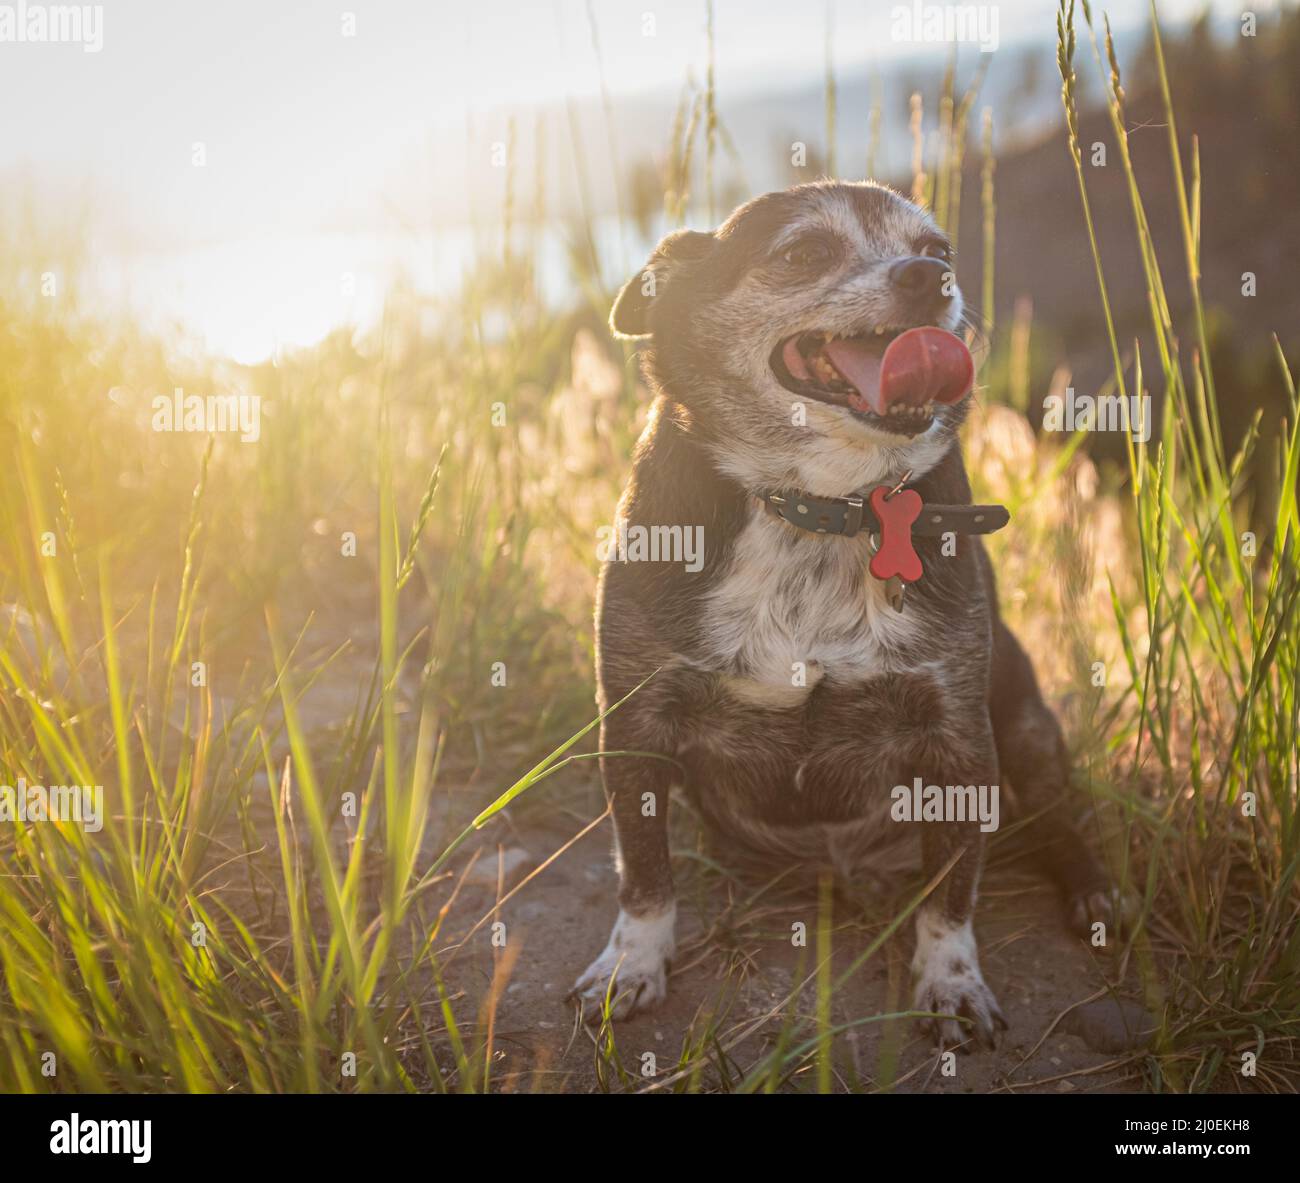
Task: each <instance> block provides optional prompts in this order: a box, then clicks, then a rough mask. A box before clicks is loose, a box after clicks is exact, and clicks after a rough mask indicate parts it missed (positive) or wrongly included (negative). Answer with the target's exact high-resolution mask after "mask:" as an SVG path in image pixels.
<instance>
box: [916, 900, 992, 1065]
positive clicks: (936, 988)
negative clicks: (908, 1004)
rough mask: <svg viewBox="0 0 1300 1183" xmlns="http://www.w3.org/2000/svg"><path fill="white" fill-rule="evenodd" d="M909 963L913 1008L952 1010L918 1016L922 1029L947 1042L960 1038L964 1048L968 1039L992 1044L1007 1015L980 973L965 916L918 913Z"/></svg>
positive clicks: (952, 1043) (950, 1045)
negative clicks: (961, 919)
mask: <svg viewBox="0 0 1300 1183" xmlns="http://www.w3.org/2000/svg"><path fill="white" fill-rule="evenodd" d="M912 968H913V971H914V972H916V973H917V974H918V981H917V983H916V995H915V1001H914V1007H915V1009H916V1010H919V1011H928V1012H931V1013H932V1014H933V1015H952V1016H955V1017H953V1018H937V1017H931V1018H924V1019H920V1020H918V1024H919V1026H920V1028H921V1031H922V1032H923V1033H924V1034H926V1035H928V1036H929V1037H930V1038H931V1039H932V1040H933V1041H934V1042H935V1043H937V1044H939V1045H941V1046H942V1047H946V1048H955V1047H959V1046H961V1045H963V1044H965V1045H966V1050H969V1048H970V1045H971V1041H972V1040H974V1041H975V1042H977V1043H979V1044H980V1045H982V1046H983V1047H986V1048H993V1047H996V1046H997V1040H998V1034H999V1032H1001V1031H1005V1030H1006V1029H1007V1021H1006V1019H1005V1018H1004V1017H1003V1015H1002V1008H1001V1007H999V1006H998V1001H997V999H996V998H994V997H993V991H992V990H990V989H989V988H988V986H987V985H986V984H985V982H984V976H983V975H982V974H981V973H980V967H979V960H978V958H977V956H976V949H975V934H974V932H973V931H972V929H971V925H970V921H969V920H968V921H967V922H966V923H965V924H962V925H951V924H949V923H947V922H945V921H943V920H941V919H940V918H938V917H937V916H935V915H934V914H933V913H930V914H925V915H922V916H921V917H919V918H918V920H917V942H916V956H915V957H914V958H913V959H912ZM962 1019H966V1020H969V1021H968V1022H965V1023H963V1022H961V1020H962Z"/></svg>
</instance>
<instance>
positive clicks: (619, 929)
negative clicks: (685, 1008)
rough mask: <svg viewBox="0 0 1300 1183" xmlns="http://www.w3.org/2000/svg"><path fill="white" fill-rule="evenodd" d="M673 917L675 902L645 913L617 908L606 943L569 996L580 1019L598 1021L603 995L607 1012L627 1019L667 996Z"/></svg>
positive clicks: (674, 918) (617, 1017) (602, 1009)
mask: <svg viewBox="0 0 1300 1183" xmlns="http://www.w3.org/2000/svg"><path fill="white" fill-rule="evenodd" d="M676 921H677V905H676V904H669V905H668V907H667V908H666V909H664V910H662V911H660V912H656V913H652V914H649V915H645V916H631V915H629V914H628V913H627V912H623V911H620V912H619V914H618V920H617V921H615V923H614V931H613V932H612V933H610V936H609V943H608V944H607V945H606V946H605V948H604V951H603V952H602V953H601V955H600V956H599V957H597V958H596V960H595V961H593V962H592V963H591V964H590V965H589V966H587V969H586V971H585V972H584V973H583V974H582V975H581V976H580V977H579V978H578V980H577V981H576V982H575V983H574V985H573V989H572V991H570V994H569V997H570V998H571V999H573V1000H574V1001H576V1002H577V1003H578V1004H579V1006H581V1008H582V1017H583V1020H584V1021H586V1020H594V1019H599V1018H600V1017H601V1016H602V1015H603V1014H604V1011H605V998H606V995H607V994H608V996H609V1012H610V1015H611V1017H613V1018H615V1019H626V1018H628V1017H629V1016H630V1015H634V1014H636V1013H637V1012H638V1011H642V1010H647V1009H649V1008H650V1007H652V1006H654V1005H655V1004H656V1003H659V1002H662V1001H663V999H664V998H665V997H667V994H668V963H669V961H670V960H671V959H672V956H673V952H674V950H675V945H674V940H673V928H674V926H675V924H676ZM611 979H613V983H614V985H613V989H612V990H611V989H610V988H609V984H610V980H611Z"/></svg>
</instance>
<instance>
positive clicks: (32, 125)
mask: <svg viewBox="0 0 1300 1183" xmlns="http://www.w3.org/2000/svg"><path fill="white" fill-rule="evenodd" d="M15 4H16V0H9V3H8V6H9V7H14V5H15ZM5 6H6V5H5V4H3V3H0V8H3V7H5ZM33 6H34V5H30V4H29V7H33ZM1146 6H1147V5H1146V0H1115V2H1114V3H1112V4H1110V5H1108V6H1105V7H1106V8H1107V9H1108V11H1109V12H1110V13H1111V16H1112V20H1113V21H1114V22H1115V23H1116V24H1117V25H1127V24H1133V23H1136V22H1138V21H1140V20H1142V19H1143V18H1144V16H1145V12H1146ZM101 7H102V13H103V17H102V19H103V47H102V49H101V50H100V52H97V53H87V52H84V51H83V49H82V47H81V46H76V45H66V44H30V43H25V44H15V43H5V42H0V110H3V111H4V113H5V116H4V124H3V131H2V132H0V191H3V190H8V191H9V192H10V193H11V194H12V192H13V191H14V188H15V182H16V181H21V182H22V183H23V185H27V186H30V187H31V188H30V190H29V191H31V192H34V193H35V194H36V195H37V196H38V198H39V202H40V208H42V209H45V210H47V211H48V212H49V213H50V215H51V217H54V215H55V213H56V211H57V210H58V209H59V207H60V204H61V201H62V199H64V198H74V197H76V198H77V199H78V200H79V201H80V203H81V206H80V208H84V207H85V205H86V203H87V201H89V204H90V206H91V207H92V213H93V220H94V223H95V243H96V244H98V245H99V246H100V247H102V249H103V250H104V251H106V252H110V253H112V254H113V256H114V257H115V258H117V259H118V260H119V267H118V270H119V272H122V273H123V278H124V281H125V282H127V283H129V284H130V286H131V288H132V289H133V291H134V295H135V296H137V297H140V298H142V299H152V300H153V301H154V302H155V303H156V304H159V305H165V304H166V303H167V301H168V300H171V301H173V305H174V306H173V310H174V311H176V312H177V313H178V314H179V315H181V316H183V317H184V318H185V319H187V320H188V321H189V322H190V323H192V324H194V327H196V328H197V329H199V330H200V332H201V333H202V334H204V335H205V336H206V337H207V339H208V342H209V344H210V345H211V346H212V347H214V348H219V349H223V350H228V351H230V352H232V353H234V354H236V355H237V356H243V357H244V358H245V360H251V359H252V357H254V356H258V355H264V354H265V353H266V352H268V351H269V350H270V349H272V348H274V347H275V345H276V344H278V343H282V342H303V341H304V339H310V338H312V337H314V336H319V335H320V333H321V332H322V331H324V329H325V328H327V327H328V322H330V321H331V320H337V319H339V317H340V316H343V315H346V310H343V311H340V310H339V309H337V308H333V305H332V304H331V307H330V308H324V307H322V306H321V304H320V300H321V288H322V285H324V289H325V290H327V291H328V292H331V293H332V292H333V291H334V289H335V288H336V287H337V275H338V273H339V271H340V269H344V268H346V267H347V266H349V265H350V264H349V262H348V259H347V257H346V256H347V251H346V250H343V252H342V254H335V253H333V250H332V249H331V252H329V254H330V257H329V258H328V260H322V261H321V262H320V265H319V267H317V268H316V271H315V272H313V271H312V268H311V258H312V247H311V246H310V245H309V244H308V238H309V237H310V236H326V237H327V238H328V239H329V240H330V241H332V242H333V243H335V245H336V246H337V244H338V243H339V242H341V241H344V240H347V239H349V238H350V239H351V240H352V241H353V243H354V249H355V250H356V252H357V257H358V260H359V261H358V262H356V263H355V264H353V265H355V266H358V267H361V268H364V267H365V266H366V265H367V264H366V263H365V261H364V259H363V256H364V255H365V254H366V253H367V252H371V253H373V251H374V250H375V249H377V248H375V247H374V245H373V236H374V235H382V234H385V233H389V232H391V231H393V230H394V229H395V228H396V225H395V223H396V224H400V223H401V221H402V219H403V218H405V217H407V216H409V213H410V210H411V208H412V206H413V204H414V205H415V206H417V207H418V205H419V203H420V202H421V201H422V200H424V199H425V198H426V196H427V195H428V194H427V192H422V191H421V190H422V188H423V189H424V190H426V191H427V190H429V189H430V187H433V188H436V187H447V186H451V187H454V186H457V185H462V186H463V183H464V173H463V157H460V158H456V157H453V158H450V159H440V158H439V152H441V151H442V150H441V149H440V148H439V147H437V145H438V144H439V143H440V141H439V139H438V135H437V131H438V129H439V128H443V129H446V128H455V127H460V128H463V127H464V125H465V121H466V118H467V112H473V113H479V114H483V115H487V114H489V113H493V112H499V111H500V110H502V109H503V108H519V107H523V106H525V105H527V104H530V103H536V102H541V101H548V100H554V99H556V98H559V97H562V96H565V95H575V96H591V95H594V94H597V93H598V92H599V80H600V74H599V73H598V69H597V58H596V55H595V53H594V51H593V46H592V28H591V22H590V20H589V16H588V4H587V3H586V2H585V0H542V2H536V3H526V2H524V0H515V2H513V3H512V2H506V0H463V2H456V3H451V2H448V0H432V2H419V0H405V2H402V0H341V2H340V3H339V4H325V3H320V2H319V0H317V2H316V3H309V2H307V0H274V2H271V0H221V2H206V0H205V2H203V3H199V2H194V0H108V2H107V3H104V4H103V5H102V6H101ZM590 7H591V9H592V11H593V12H594V15H595V23H596V28H597V33H598V37H599V43H600V56H601V62H602V65H603V71H604V77H605V81H606V84H607V85H608V87H609V89H610V90H611V91H612V92H614V93H627V92H647V93H652V94H659V95H661V96H663V97H665V98H670V97H672V96H675V95H676V93H677V91H678V89H679V88H680V86H681V84H682V80H683V78H684V77H685V75H686V72H687V70H688V69H690V68H693V69H694V70H695V72H696V74H697V76H702V74H703V68H704V63H705V54H706V51H705V34H704V13H705V6H704V3H703V0H690V2H671V3H669V2H665V0H591V5H590ZM830 7H831V8H832V10H833V16H832V21H833V28H834V36H833V40H832V44H833V52H834V56H835V61H836V67H837V69H838V70H851V69H852V68H853V67H854V66H855V65H856V66H860V65H862V64H863V63H864V62H867V61H871V60H873V59H877V60H878V59H880V58H881V57H888V56H890V55H898V54H901V53H915V52H916V51H917V47H916V46H915V45H911V44H900V43H898V42H895V41H892V40H891V39H890V36H889V30H890V19H891V9H892V8H893V7H894V5H893V4H890V3H884V2H867V3H863V2H861V0H859V2H857V3H853V2H851V0H836V2H835V3H833V4H832V5H831V6H830ZM1099 7H1101V6H1099ZM1201 7H1204V4H1203V3H1198V2H1197V0H1162V3H1161V4H1160V10H1161V13H1162V16H1165V17H1167V18H1168V19H1170V20H1178V19H1181V18H1184V17H1186V16H1187V15H1189V14H1190V13H1192V12H1194V11H1196V10H1198V9H1200V8H1201ZM1214 7H1215V8H1216V10H1218V11H1222V12H1225V13H1226V12H1231V11H1234V10H1235V9H1236V7H1238V6H1236V5H1232V4H1229V3H1221V4H1220V3H1216V4H1215V5H1214ZM1256 7H1258V8H1266V7H1267V5H1263V4H1260V5H1256ZM996 8H997V10H998V23H999V36H1000V40H1001V43H1002V44H1003V45H1008V44H1011V43H1013V42H1015V41H1018V40H1024V39H1031V40H1035V41H1041V42H1042V43H1043V44H1044V46H1045V47H1046V46H1048V45H1050V43H1051V40H1052V38H1053V35H1054V30H1053V25H1054V13H1055V3H1054V0H1004V2H1003V3H1001V4H999V5H997V6H996ZM826 10H827V6H826V5H825V4H822V3H818V2H817V0H811V2H804V3H794V2H789V0H787V2H781V0H717V3H716V6H715V13H716V15H715V28H716V45H717V54H716V61H717V84H718V93H719V101H720V103H721V104H722V105H723V107H724V109H725V104H726V102H727V99H728V96H729V95H740V94H743V93H745V92H747V91H748V92H752V91H753V90H755V89H758V88H762V87H772V86H778V85H781V84H784V83H789V82H791V81H797V80H799V79H801V78H808V77H810V76H816V75H819V74H820V72H821V70H822V68H823V61H824V54H825V43H826V15H825V14H826ZM346 13H353V14H355V35H354V36H345V35H344V33H345V22H346V19H347V18H346V17H345V14H346ZM647 15H648V16H649V17H650V18H652V24H651V23H649V22H648V21H647ZM648 31H652V32H653V35H652V36H648V35H647V32H648ZM934 52H935V53H936V54H942V53H943V52H944V50H943V49H942V47H940V48H936V49H935V50H934ZM196 142H201V143H202V144H203V145H204V149H205V151H206V165H205V166H204V167H202V168H196V167H194V163H193V158H192V153H193V145H194V144H195V143H196ZM443 155H446V156H451V154H450V153H445V152H444V153H443ZM87 195H89V197H88V196H87ZM304 236H307V237H306V238H305V237H304ZM368 238H370V239H371V243H370V246H362V245H359V244H362V243H364V242H365V241H366V240H367V239H368ZM124 252H125V253H126V254H125V255H124ZM141 252H144V253H143V254H141ZM123 257H127V258H129V259H130V262H128V263H122V262H121V258H123ZM180 258H184V259H185V260H186V262H187V264H188V265H187V266H186V267H184V268H179V269H178V268H176V267H171V271H173V272H175V273H174V274H170V275H169V274H168V271H169V265H168V260H169V259H170V260H171V261H172V262H173V263H174V262H175V260H177V259H180ZM204 260H206V262H205V261H204ZM223 260H224V262H223ZM231 260H234V262H233V263H232V262H231ZM249 268H252V269H254V274H255V275H256V274H257V270H258V269H259V268H260V273H261V282H257V281H256V279H254V278H252V277H250V275H249V274H248V269H249ZM155 273H156V274H155ZM295 273H296V274H297V278H294V276H295ZM169 285H170V286H169ZM178 285H179V286H178ZM182 288H183V289H184V290H183V291H182V290H181V289H182ZM299 289H300V290H299ZM313 292H314V293H315V294H314V295H313V294H312V293H313ZM326 300H327V303H328V302H330V301H333V296H332V295H330V296H327V297H326Z"/></svg>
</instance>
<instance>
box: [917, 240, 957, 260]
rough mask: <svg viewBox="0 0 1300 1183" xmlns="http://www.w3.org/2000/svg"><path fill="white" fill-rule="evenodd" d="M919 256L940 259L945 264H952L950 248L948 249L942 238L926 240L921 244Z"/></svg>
mask: <svg viewBox="0 0 1300 1183" xmlns="http://www.w3.org/2000/svg"><path fill="white" fill-rule="evenodd" d="M921 254H923V255H925V256H926V258H929V259H942V260H943V261H944V262H945V263H951V262H952V247H950V246H949V245H948V244H947V243H946V242H944V240H943V239H942V238H927V239H926V240H925V242H923V243H922V244H921Z"/></svg>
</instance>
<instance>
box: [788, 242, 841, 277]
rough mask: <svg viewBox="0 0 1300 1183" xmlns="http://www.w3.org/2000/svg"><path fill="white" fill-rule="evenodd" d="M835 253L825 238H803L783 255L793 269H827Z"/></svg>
mask: <svg viewBox="0 0 1300 1183" xmlns="http://www.w3.org/2000/svg"><path fill="white" fill-rule="evenodd" d="M833 254H834V251H833V250H832V249H831V244H830V243H829V242H827V241H826V240H825V239H824V238H801V239H799V241H798V242H796V243H795V244H794V245H793V246H791V247H788V248H786V250H785V252H784V253H783V254H782V255H781V258H782V259H784V260H785V261H786V262H787V263H789V264H790V266H792V267H806V268H809V269H811V268H813V267H825V266H826V264H827V263H829V262H830V261H831V256H832V255H833Z"/></svg>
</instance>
